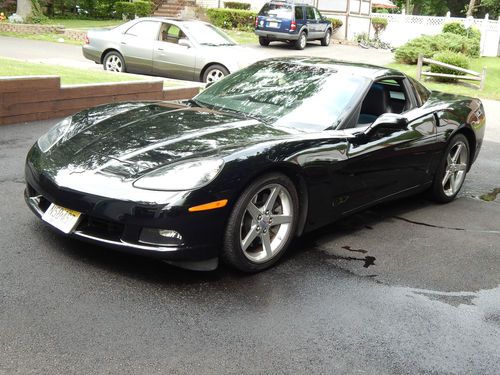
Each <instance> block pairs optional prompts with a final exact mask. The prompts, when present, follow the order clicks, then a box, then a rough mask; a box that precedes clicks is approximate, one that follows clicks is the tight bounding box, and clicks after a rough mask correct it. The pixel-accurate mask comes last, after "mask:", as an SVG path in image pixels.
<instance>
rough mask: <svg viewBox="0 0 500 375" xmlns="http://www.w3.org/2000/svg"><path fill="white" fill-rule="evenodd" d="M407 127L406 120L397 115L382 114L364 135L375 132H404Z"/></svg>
mask: <svg viewBox="0 0 500 375" xmlns="http://www.w3.org/2000/svg"><path fill="white" fill-rule="evenodd" d="M407 127H408V119H407V118H406V117H404V116H403V115H400V114H399V113H384V114H382V115H380V116H379V117H378V118H377V119H376V120H375V122H374V123H373V124H371V125H370V126H369V127H368V129H366V131H365V134H367V135H369V134H372V133H374V132H375V131H377V130H382V129H387V130H392V131H396V130H405V129H406V128H407Z"/></svg>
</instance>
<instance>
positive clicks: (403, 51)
mask: <svg viewBox="0 0 500 375" xmlns="http://www.w3.org/2000/svg"><path fill="white" fill-rule="evenodd" d="M443 51H452V52H460V53H463V54H464V55H466V56H469V57H479V40H478V39H475V38H467V37H463V36H460V35H457V34H452V33H441V34H438V35H432V36H430V35H422V36H420V37H418V38H415V39H412V40H410V41H409V42H407V43H405V44H403V45H402V46H401V47H399V48H398V49H397V50H396V53H395V59H396V61H397V62H401V63H404V64H416V63H417V60H418V55H419V54H422V55H423V56H424V57H427V58H430V57H432V56H433V55H434V54H435V53H437V52H443Z"/></svg>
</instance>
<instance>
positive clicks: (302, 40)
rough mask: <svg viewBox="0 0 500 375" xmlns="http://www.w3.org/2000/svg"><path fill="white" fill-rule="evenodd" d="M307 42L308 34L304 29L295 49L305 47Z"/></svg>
mask: <svg viewBox="0 0 500 375" xmlns="http://www.w3.org/2000/svg"><path fill="white" fill-rule="evenodd" d="M306 44H307V35H306V33H305V32H304V31H302V32H301V33H300V35H299V39H297V41H296V42H295V49H299V50H301V49H304V48H306Z"/></svg>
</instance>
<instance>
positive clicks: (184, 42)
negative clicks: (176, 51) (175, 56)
mask: <svg viewBox="0 0 500 375" xmlns="http://www.w3.org/2000/svg"><path fill="white" fill-rule="evenodd" d="M177 44H178V45H180V46H184V47H187V48H191V47H192V46H193V45H192V44H191V42H190V41H189V40H187V39H186V38H182V39H179V42H178V43H177Z"/></svg>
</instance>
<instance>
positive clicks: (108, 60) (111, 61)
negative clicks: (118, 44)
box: [103, 52, 125, 73]
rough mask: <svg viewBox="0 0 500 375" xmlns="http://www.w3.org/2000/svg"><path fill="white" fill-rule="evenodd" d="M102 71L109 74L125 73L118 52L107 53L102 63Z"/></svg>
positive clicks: (123, 64) (123, 63)
mask: <svg viewBox="0 0 500 375" xmlns="http://www.w3.org/2000/svg"><path fill="white" fill-rule="evenodd" d="M103 66H104V70H108V71H110V72H118V73H119V72H124V71H125V62H124V61H123V57H122V56H121V55H120V54H119V53H118V52H109V53H108V54H106V56H105V57H104V61H103Z"/></svg>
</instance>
